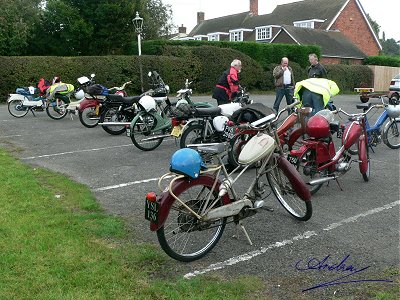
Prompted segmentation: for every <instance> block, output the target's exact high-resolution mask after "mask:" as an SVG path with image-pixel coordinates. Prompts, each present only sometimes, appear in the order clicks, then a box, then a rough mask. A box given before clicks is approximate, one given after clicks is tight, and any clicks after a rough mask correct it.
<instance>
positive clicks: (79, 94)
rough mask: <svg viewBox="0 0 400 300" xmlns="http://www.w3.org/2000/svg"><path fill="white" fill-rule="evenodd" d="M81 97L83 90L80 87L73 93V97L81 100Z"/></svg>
mask: <svg viewBox="0 0 400 300" xmlns="http://www.w3.org/2000/svg"><path fill="white" fill-rule="evenodd" d="M83 97H85V92H84V91H83V90H82V89H80V90H79V91H77V92H76V93H75V99H76V100H82V99H83Z"/></svg>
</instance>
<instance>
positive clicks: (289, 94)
mask: <svg viewBox="0 0 400 300" xmlns="http://www.w3.org/2000/svg"><path fill="white" fill-rule="evenodd" d="M283 96H285V98H286V104H287V105H290V104H292V103H293V102H294V100H293V86H283V87H278V88H276V98H275V102H274V107H273V108H274V110H275V111H276V112H278V111H279V105H280V104H281V101H282V98H283Z"/></svg>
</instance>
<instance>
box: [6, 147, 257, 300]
mask: <svg viewBox="0 0 400 300" xmlns="http://www.w3.org/2000/svg"><path fill="white" fill-rule="evenodd" d="M0 182H1V184H0V299H88V298H90V299H116V298H119V299H121V298H123V299H222V298H225V299H243V298H252V297H251V296H250V295H251V294H252V293H254V292H256V291H257V289H259V288H260V287H261V282H260V280H257V279H255V278H241V279H238V280H236V281H233V282H232V281H229V282H228V281H225V280H223V279H221V278H216V277H202V278H196V279H194V280H185V279H182V278H178V277H176V275H169V276H170V277H169V278H168V279H166V275H165V274H171V271H170V272H166V271H165V268H166V266H168V264H169V263H170V261H169V259H166V261H164V258H165V255H163V254H162V253H161V252H160V250H159V248H158V247H154V246H151V245H143V244H141V245H136V244H133V243H132V242H131V241H132V240H134V236H133V233H132V232H128V230H127V229H126V227H125V225H124V222H123V220H122V219H120V218H116V217H112V216H109V215H107V214H105V213H104V212H103V211H102V210H101V208H100V207H99V204H98V203H97V202H96V200H95V198H94V196H93V195H92V194H91V192H90V191H89V190H88V188H86V187H85V186H84V185H81V184H77V183H75V182H73V181H72V180H70V179H68V178H66V177H65V176H62V175H59V174H55V173H52V172H49V171H46V170H43V169H34V168H31V167H28V166H26V165H23V164H22V163H20V162H19V161H18V160H17V159H15V158H13V157H11V156H10V155H9V154H8V153H7V152H6V151H4V150H1V149H0ZM138 221H139V222H142V221H143V222H145V220H138ZM149 234H150V232H149ZM162 278H164V279H162Z"/></svg>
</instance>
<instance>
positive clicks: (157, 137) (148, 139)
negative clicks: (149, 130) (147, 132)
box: [141, 134, 171, 142]
mask: <svg viewBox="0 0 400 300" xmlns="http://www.w3.org/2000/svg"><path fill="white" fill-rule="evenodd" d="M168 137H171V135H170V134H162V135H155V136H152V137H149V138H145V139H141V141H142V142H149V141H155V140H159V139H164V138H168Z"/></svg>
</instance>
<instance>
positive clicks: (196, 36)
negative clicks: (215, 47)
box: [193, 34, 208, 41]
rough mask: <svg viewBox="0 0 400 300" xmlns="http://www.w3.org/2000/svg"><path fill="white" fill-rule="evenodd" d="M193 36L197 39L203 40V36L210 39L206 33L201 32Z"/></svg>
mask: <svg viewBox="0 0 400 300" xmlns="http://www.w3.org/2000/svg"><path fill="white" fill-rule="evenodd" d="M193 38H194V39H195V40H196V41H202V40H203V38H207V39H208V36H207V35H204V34H199V35H194V36H193Z"/></svg>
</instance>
